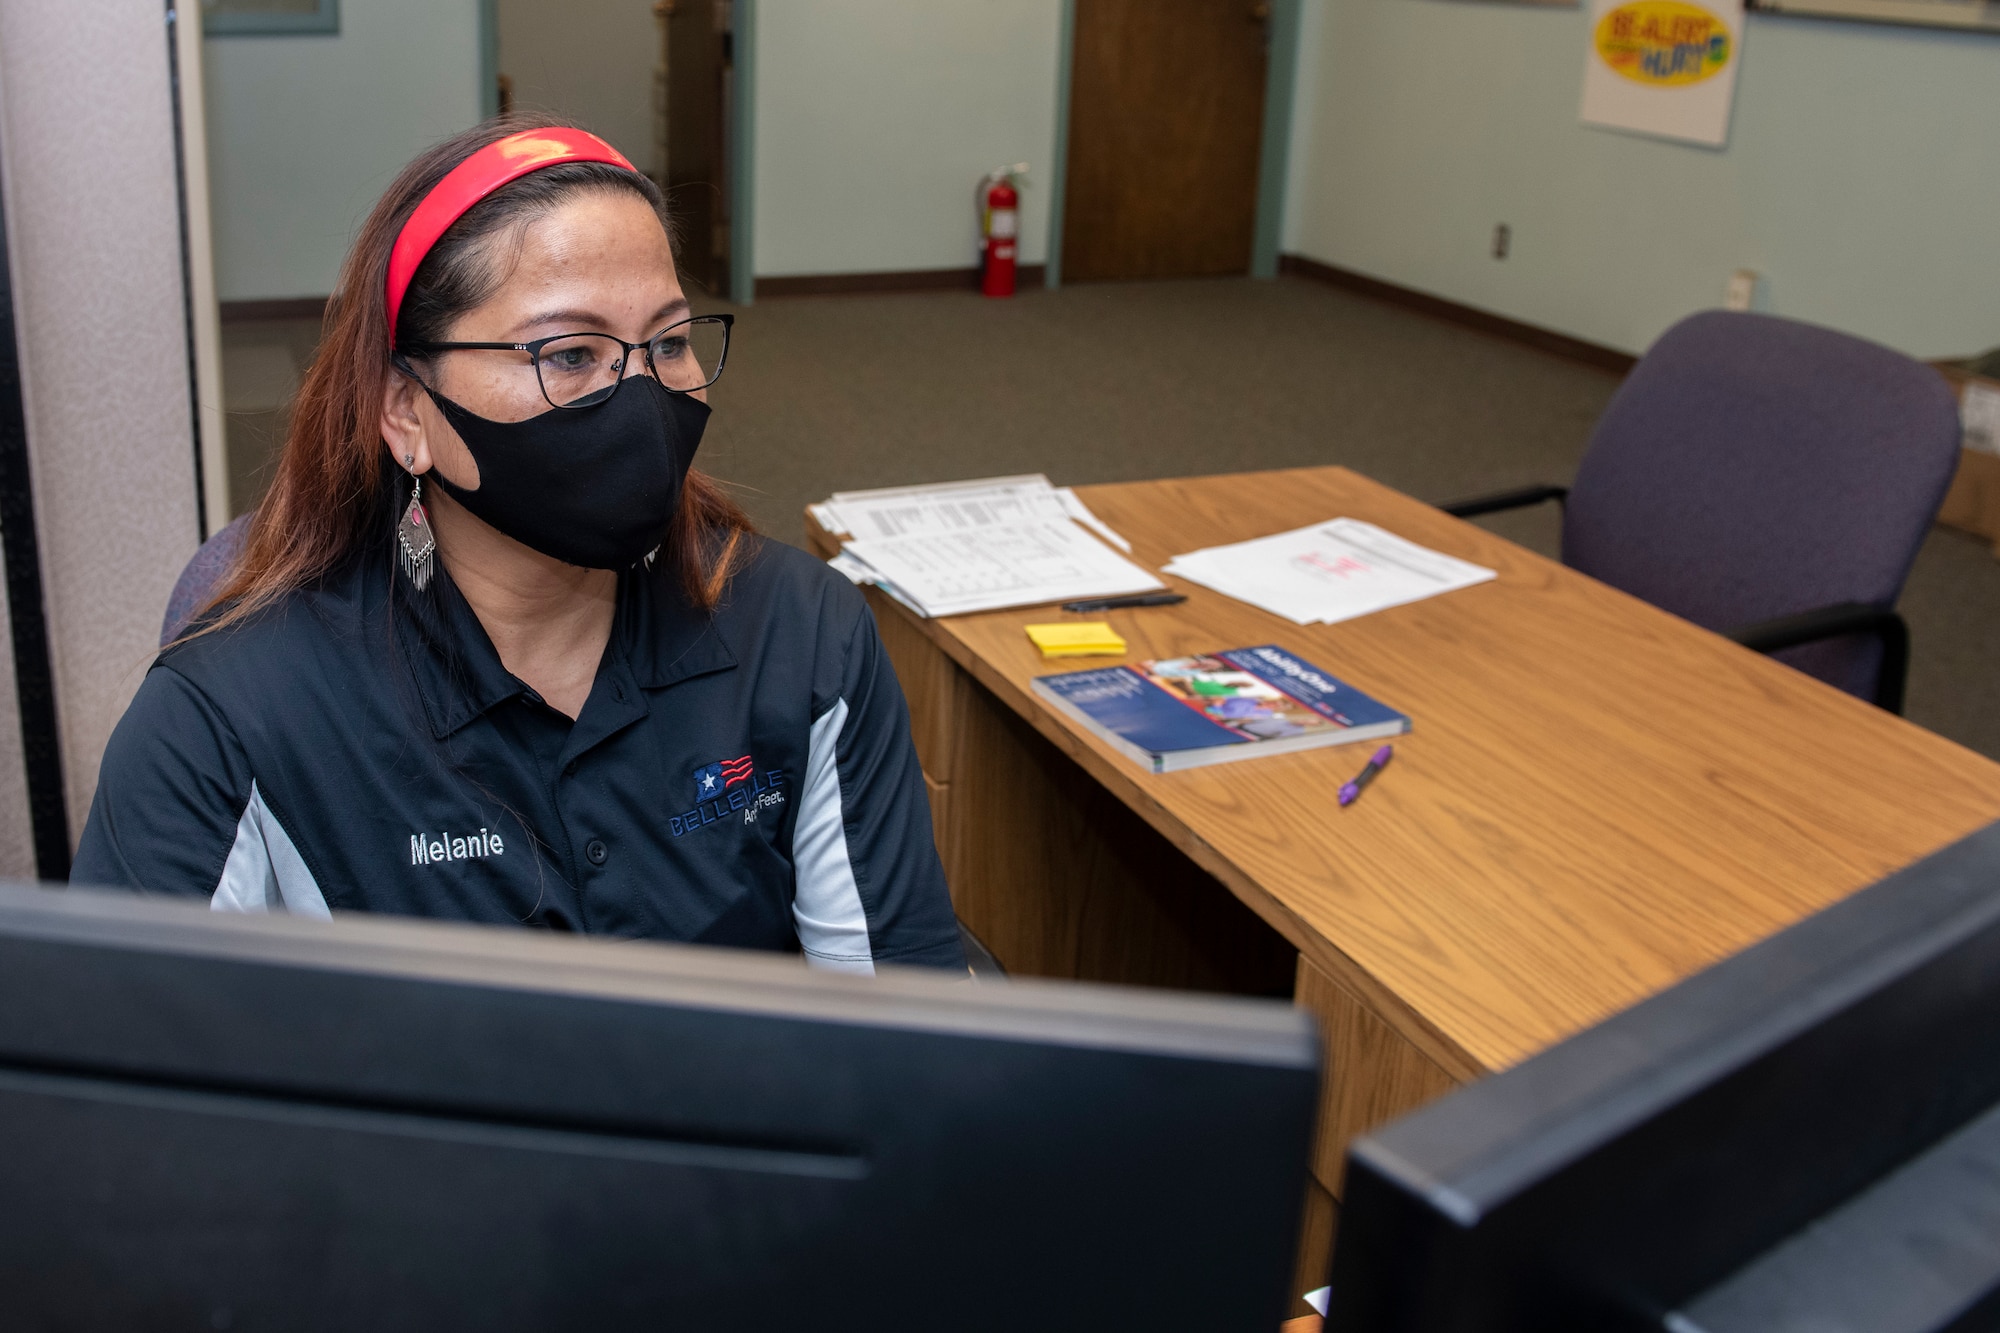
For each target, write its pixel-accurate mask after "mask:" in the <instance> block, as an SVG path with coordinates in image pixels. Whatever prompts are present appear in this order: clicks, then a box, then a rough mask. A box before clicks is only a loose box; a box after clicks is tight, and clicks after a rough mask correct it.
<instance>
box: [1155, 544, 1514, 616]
mask: <svg viewBox="0 0 2000 1333" xmlns="http://www.w3.org/2000/svg"><path fill="white" fill-rule="evenodd" d="M1166 572H1167V573H1169V574H1173V575H1176V576H1178V577H1180V578H1184V579H1188V580H1190V581H1192V582H1195V583H1199V584H1202V585H1203V586H1204V587H1209V588H1213V589H1215V590H1216V591H1217V592H1221V593H1227V594H1228V595H1229V596H1231V597H1234V598H1237V599H1238V600H1239V601H1245V602H1249V603H1250V604H1251V605H1253V606H1259V607H1262V608H1263V609H1265V610H1266V611H1269V612H1271V613H1273V614H1274V615H1280V616H1283V617H1284V618H1285V619H1287V620H1290V621H1292V622H1294V623H1295V624H1300V625H1310V624H1314V623H1318V624H1323V625H1332V624H1337V623H1338V622H1340V621H1343V620H1352V619H1353V618H1354V617H1356V616H1365V615H1367V614H1368V613H1369V612H1371V611H1381V610H1384V609H1385V608H1388V607H1391V606H1402V605H1404V604H1405V603H1408V602H1416V601H1422V600H1423V599H1424V598H1426V597H1435V596H1437V595H1438V594H1439V593H1444V592H1451V591H1453V590H1455V589H1458V588H1469V587H1471V586H1472V585H1474V584H1477V583H1484V582H1486V581H1487V580H1489V579H1491V578H1493V577H1494V573H1493V571H1492V570H1490V569H1485V568H1482V567H1480V566H1478V565H1473V564H1467V563H1466V562H1465V561H1463V560H1458V559H1454V558H1453V557H1451V556H1448V555H1445V554H1443V553H1441V552H1438V551H1433V550H1430V549H1429V548H1428V547H1423V546H1418V545H1417V544H1416V543H1415V542H1409V541H1404V540H1403V539H1402V538H1401V537H1398V536H1396V535H1395V534H1394V533H1391V532H1385V531H1383V530H1382V529H1381V528H1378V527H1376V526H1375V525H1374V524H1372V523H1363V522H1361V521H1360V520H1359V519H1353V518H1336V519H1334V520H1332V521H1331V522H1327V523H1318V524H1314V525H1313V526H1311V527H1305V528H1299V529H1297V530H1296V531H1293V532H1281V533H1278V534H1277V535H1276V536H1271V537H1259V538H1257V539H1256V540H1254V541H1247V542H1237V543H1236V544H1234V545H1231V546H1211V547H1208V548H1206V549H1205V550H1200V551H1191V552H1189V553H1188V554H1186V555H1177V556H1175V557H1174V558H1173V560H1172V561H1170V562H1169V563H1168V564H1167V567H1166Z"/></svg>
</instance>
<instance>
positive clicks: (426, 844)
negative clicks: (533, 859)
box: [410, 829, 507, 866]
mask: <svg viewBox="0 0 2000 1333" xmlns="http://www.w3.org/2000/svg"><path fill="white" fill-rule="evenodd" d="M506 850H507V846H506V844H505V843H503V842H501V841H500V835H499V834H497V833H488V832H487V831H486V830H485V829H481V830H479V832H477V833H467V834H464V835H463V836H459V837H454V836H453V835H451V834H449V833H440V834H438V835H437V836H436V837H432V836H431V835H430V834H428V833H412V834H411V835H410V864H411V865H413V866H427V865H434V864H436V863H437V862H439V861H483V860H485V859H486V858H487V857H489V856H499V855H500V854H501V853H503V852H505V851H506Z"/></svg>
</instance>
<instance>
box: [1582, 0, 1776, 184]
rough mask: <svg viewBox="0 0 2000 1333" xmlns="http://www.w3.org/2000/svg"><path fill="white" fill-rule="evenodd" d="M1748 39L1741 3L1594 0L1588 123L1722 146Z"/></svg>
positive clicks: (1586, 106)
mask: <svg viewBox="0 0 2000 1333" xmlns="http://www.w3.org/2000/svg"><path fill="white" fill-rule="evenodd" d="M1742 42H1743V0H1591V5H1590V54H1589V55H1588V56H1587V57H1586V58H1585V65H1584V72H1583V123H1584V124H1586V125H1602V126H1605V127H1607V128H1609V129H1616V130H1630V131H1632V132H1634V133H1637V134H1650V135H1654V136H1656V137H1658V138H1662V139H1679V140H1682V141H1685V142H1687V143H1698V144H1709V145H1711V146H1713V147H1717V148H1720V147H1721V146H1722V145H1723V144H1725V143H1726V142H1728V140H1729V106H1730V103H1731V101H1732V100H1734V98H1735V95H1736V63H1737V59H1738V56H1739V53H1740V51H1741V48H1742Z"/></svg>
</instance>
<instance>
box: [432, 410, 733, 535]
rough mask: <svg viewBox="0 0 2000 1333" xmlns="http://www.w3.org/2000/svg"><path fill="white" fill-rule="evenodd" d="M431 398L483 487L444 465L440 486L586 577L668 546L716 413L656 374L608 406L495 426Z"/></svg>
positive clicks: (436, 476)
mask: <svg viewBox="0 0 2000 1333" xmlns="http://www.w3.org/2000/svg"><path fill="white" fill-rule="evenodd" d="M421 382H422V381H419V383H421ZM424 391H425V392H426V393H428V394H430V396H431V401H432V402H434V403H436V404H437V405H438V410H439V411H441V412H443V413H444V417H445V420H446V421H449V422H450V423H451V426H452V429H453V430H455V431H457V432H458V436H459V438H460V439H462V440H464V441H465V447H466V448H467V449H468V450H470V451H471V453H472V461H473V462H475V463H477V464H478V465H479V489H478V490H476V491H468V490H463V489H461V488H460V487H457V486H454V485H452V484H451V483H450V482H449V481H446V480H445V479H444V477H443V475H442V474H440V473H439V472H438V471H437V470H436V469H435V468H433V469H432V470H431V474H430V475H431V479H432V480H434V481H435V482H436V483H437V484H438V485H439V486H440V487H442V488H443V490H444V492H445V494H447V495H449V496H451V498H452V499H454V500H456V501H458V502H459V503H460V504H462V505H464V506H465V507H466V508H467V509H468V510H470V511H471V512H472V513H473V514H475V515H477V516H478V517H479V518H481V519H483V520H484V521H485V522H487V523H489V524H491V525H492V526H493V527H494V528H496V529H497V530H499V531H500V532H503V533H505V534H506V535H507V536H509V537H512V538H513V539H514V540H515V541H517V542H519V543H521V544H522V545H523V546H526V547H529V548H530V549H532V550H536V551H540V552H541V553H542V554H543V555H546V556H550V557H553V558H554V559H557V560H560V561H562V562H564V563H565V564H571V565H581V566H583V567H584V568H586V569H625V568H628V567H629V566H631V565H634V564H637V563H638V562H639V561H640V560H642V559H644V558H645V556H646V553H647V552H649V551H651V550H652V549H653V548H654V547H656V546H658V545H659V544H660V543H661V542H663V541H665V540H666V536H667V529H668V528H669V527H670V526H672V524H673V521H674V515H675V514H676V513H678V512H679V511H680V504H681V487H682V485H683V484H684V483H685V482H686V480H687V473H688V466H689V465H690V464H691V463H693V462H694V451H695V449H696V448H697V447H698V446H699V445H700V444H701V432H702V429H703V428H704V427H705V426H706V425H707V424H708V404H706V403H704V402H701V401H700V400H699V399H695V398H690V397H689V396H688V395H686V394H683V393H668V392H667V391H666V389H664V388H662V387H661V385H660V382H659V381H658V380H656V379H654V378H653V377H652V376H651V375H634V376H632V377H631V378H630V379H628V380H626V381H625V382H624V383H623V384H622V385H620V386H619V389H618V392H617V393H616V394H614V395H613V396H612V398H611V401H610V402H608V403H605V404H603V405H601V406H598V407H591V408H561V407H552V408H550V409H549V410H548V411H546V412H544V413H542V414H541V415H540V416H534V417H529V418H528V419H527V420H526V421H490V420H488V419H487V418H485V417H482V416H479V415H478V414H476V413H474V412H470V411H468V410H466V409H465V408H463V407H461V406H459V405H458V404H457V403H454V402H453V401H451V399H449V398H447V397H445V396H444V395H443V394H441V393H439V392H437V390H435V389H433V388H431V387H430V386H429V385H425V386H424Z"/></svg>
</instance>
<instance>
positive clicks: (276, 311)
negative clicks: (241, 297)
mask: <svg viewBox="0 0 2000 1333" xmlns="http://www.w3.org/2000/svg"><path fill="white" fill-rule="evenodd" d="M330 299H332V298H330V297H325V296H286V297H280V298H278V299H277V300H273V301H223V302H221V306H222V322H223V323H225V324H238V323H247V322H250V321H252V320H259V319H325V318H326V303H327V302H328V301H329V300H330Z"/></svg>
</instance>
